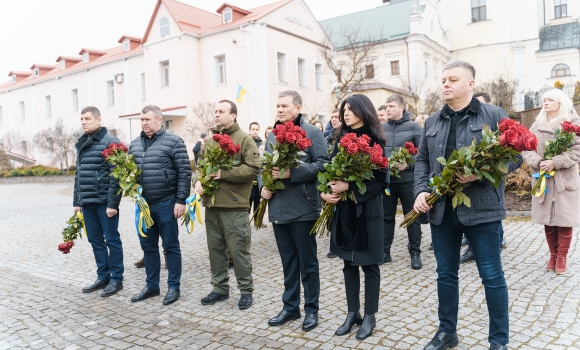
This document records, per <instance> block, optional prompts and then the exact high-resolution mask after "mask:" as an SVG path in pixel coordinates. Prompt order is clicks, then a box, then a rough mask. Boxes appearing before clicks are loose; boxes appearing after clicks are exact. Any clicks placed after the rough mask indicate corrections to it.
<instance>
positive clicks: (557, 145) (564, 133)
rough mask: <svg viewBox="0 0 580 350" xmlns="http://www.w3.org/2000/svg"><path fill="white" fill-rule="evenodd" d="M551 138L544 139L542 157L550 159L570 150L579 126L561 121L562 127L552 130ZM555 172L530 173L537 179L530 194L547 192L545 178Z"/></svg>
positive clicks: (540, 194)
mask: <svg viewBox="0 0 580 350" xmlns="http://www.w3.org/2000/svg"><path fill="white" fill-rule="evenodd" d="M554 134H555V136H554V139H553V140H548V141H546V150H545V152H544V159H552V158H554V157H555V156H557V155H560V154H562V153H564V152H571V150H570V147H571V146H572V145H574V142H575V140H574V136H580V126H577V125H574V124H572V123H570V122H568V121H566V122H563V123H562V128H561V129H557V130H556V131H555V132H554ZM555 174H556V170H552V171H545V170H540V171H539V172H537V173H535V174H532V177H533V178H535V179H537V180H538V181H537V182H536V184H535V185H534V187H533V188H532V194H533V195H534V196H536V197H541V196H543V195H544V194H546V193H548V187H547V186H546V179H547V178H549V177H552V176H554V175H555Z"/></svg>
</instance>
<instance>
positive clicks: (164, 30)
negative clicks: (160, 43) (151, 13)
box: [159, 17, 169, 37]
mask: <svg viewBox="0 0 580 350" xmlns="http://www.w3.org/2000/svg"><path fill="white" fill-rule="evenodd" d="M159 33H160V34H161V36H162V37H163V36H166V35H169V20H168V19H167V17H161V20H160V21H159Z"/></svg>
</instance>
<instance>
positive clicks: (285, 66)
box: [276, 50, 290, 84]
mask: <svg viewBox="0 0 580 350" xmlns="http://www.w3.org/2000/svg"><path fill="white" fill-rule="evenodd" d="M280 55H283V56H284V61H283V62H282V64H280V62H279V59H280ZM280 66H282V74H283V76H282V78H283V79H280ZM289 80H290V79H288V52H285V51H282V50H276V81H277V82H278V84H288V83H289Z"/></svg>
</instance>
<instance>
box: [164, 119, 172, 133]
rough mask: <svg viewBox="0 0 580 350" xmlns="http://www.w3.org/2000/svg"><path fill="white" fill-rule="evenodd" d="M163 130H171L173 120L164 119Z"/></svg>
mask: <svg viewBox="0 0 580 350" xmlns="http://www.w3.org/2000/svg"><path fill="white" fill-rule="evenodd" d="M165 130H167V131H170V132H171V131H173V120H166V121H165Z"/></svg>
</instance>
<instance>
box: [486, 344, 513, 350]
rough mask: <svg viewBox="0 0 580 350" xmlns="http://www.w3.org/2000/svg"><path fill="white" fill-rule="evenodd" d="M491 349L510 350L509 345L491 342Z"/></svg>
mask: <svg viewBox="0 0 580 350" xmlns="http://www.w3.org/2000/svg"><path fill="white" fill-rule="evenodd" d="M489 350H508V347H507V345H501V344H491V345H490V346H489Z"/></svg>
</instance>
